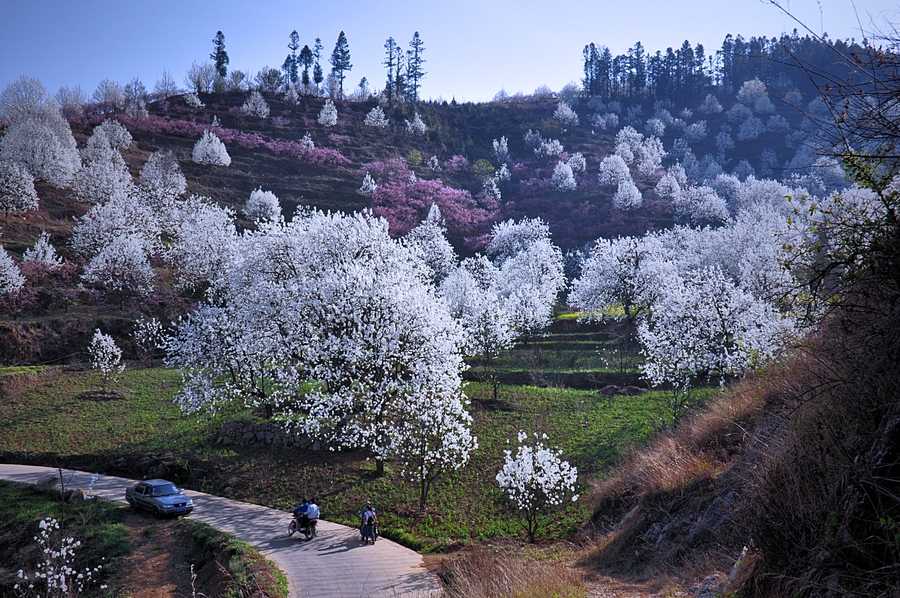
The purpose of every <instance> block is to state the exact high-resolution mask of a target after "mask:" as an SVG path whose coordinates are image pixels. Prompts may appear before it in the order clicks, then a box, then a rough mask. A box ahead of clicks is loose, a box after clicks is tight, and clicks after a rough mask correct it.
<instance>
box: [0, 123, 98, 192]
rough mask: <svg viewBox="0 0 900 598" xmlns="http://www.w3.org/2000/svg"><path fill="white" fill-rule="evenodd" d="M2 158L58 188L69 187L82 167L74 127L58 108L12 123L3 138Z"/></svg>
mask: <svg viewBox="0 0 900 598" xmlns="http://www.w3.org/2000/svg"><path fill="white" fill-rule="evenodd" d="M0 160H2V161H4V162H15V163H17V164H19V165H21V166H22V167H23V168H25V169H26V170H27V171H28V172H29V173H30V174H31V175H32V176H33V177H34V178H35V179H37V180H41V181H47V182H48V183H50V184H51V185H53V186H54V187H57V188H63V187H66V186H67V185H68V184H69V182H70V181H71V180H72V177H73V176H74V175H75V173H76V172H77V171H78V169H79V168H81V158H80V156H79V155H78V150H77V149H76V147H75V138H74V137H73V136H72V129H71V128H70V127H69V123H68V122H66V120H65V119H64V118H63V117H62V116H61V115H60V114H59V113H58V112H57V113H55V114H49V115H47V116H45V117H42V118H28V119H26V120H23V121H20V122H14V123H13V124H11V125H10V126H9V127H8V128H7V129H6V134H5V135H4V136H3V137H2V138H0Z"/></svg>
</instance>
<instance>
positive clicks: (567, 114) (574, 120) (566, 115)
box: [553, 102, 578, 127]
mask: <svg viewBox="0 0 900 598" xmlns="http://www.w3.org/2000/svg"><path fill="white" fill-rule="evenodd" d="M553 118H555V119H556V120H558V121H559V122H560V124H561V125H562V126H563V127H574V126H577V125H578V115H577V114H575V111H574V110H572V107H571V106H569V105H568V104H567V103H565V102H560V103H559V104H557V106H556V110H555V111H554V112H553Z"/></svg>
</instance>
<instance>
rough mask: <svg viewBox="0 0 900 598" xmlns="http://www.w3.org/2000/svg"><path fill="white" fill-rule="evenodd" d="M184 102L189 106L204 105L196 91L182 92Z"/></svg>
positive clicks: (198, 106) (199, 106)
mask: <svg viewBox="0 0 900 598" xmlns="http://www.w3.org/2000/svg"><path fill="white" fill-rule="evenodd" d="M183 97H184V103H185V104H187V105H188V106H190V107H191V108H203V107H205V106H206V104H204V103H203V102H202V101H200V96H198V95H197V93H196V92H193V91H192V92H189V93H186V94H184V96H183Z"/></svg>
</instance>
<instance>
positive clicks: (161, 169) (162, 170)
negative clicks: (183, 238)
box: [140, 150, 187, 233]
mask: <svg viewBox="0 0 900 598" xmlns="http://www.w3.org/2000/svg"><path fill="white" fill-rule="evenodd" d="M186 190H187V180H186V179H185V178H184V174H182V172H181V167H180V166H179V165H178V159H177V158H176V157H175V155H174V154H173V153H172V152H170V151H167V150H161V151H158V152H153V153H152V154H150V158H148V159H147V163H146V164H144V167H143V168H142V169H141V178H140V191H141V195H142V196H143V197H144V199H145V200H146V202H147V205H148V206H149V207H150V209H151V210H152V211H153V213H154V214H155V216H156V218H157V219H158V220H159V226H160V229H162V230H163V231H164V232H167V233H171V232H172V229H173V226H174V219H175V214H176V211H177V206H178V204H179V202H180V200H181V196H182V195H184V192H185V191H186Z"/></svg>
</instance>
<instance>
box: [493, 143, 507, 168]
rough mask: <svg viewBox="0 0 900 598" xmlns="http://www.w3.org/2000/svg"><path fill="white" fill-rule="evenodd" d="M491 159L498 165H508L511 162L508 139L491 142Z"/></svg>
mask: <svg viewBox="0 0 900 598" xmlns="http://www.w3.org/2000/svg"><path fill="white" fill-rule="evenodd" d="M491 157H492V158H494V161H495V162H496V163H497V164H506V162H508V161H509V144H508V142H507V140H506V137H501V138H500V139H494V141H493V142H491Z"/></svg>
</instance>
